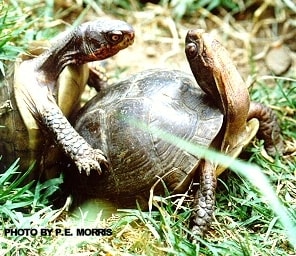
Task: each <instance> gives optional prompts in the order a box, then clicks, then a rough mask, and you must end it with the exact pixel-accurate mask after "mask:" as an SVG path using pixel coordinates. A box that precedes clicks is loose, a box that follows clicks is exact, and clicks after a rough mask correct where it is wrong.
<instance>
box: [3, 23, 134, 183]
mask: <svg viewBox="0 0 296 256" xmlns="http://www.w3.org/2000/svg"><path fill="white" fill-rule="evenodd" d="M133 40H134V30H133V28H132V27H131V26H130V25H129V24H127V23H125V22H123V21H119V20H106V19H100V20H97V21H91V22H86V23H83V24H81V25H80V26H78V27H76V28H74V29H73V30H71V31H70V32H65V33H63V34H61V35H60V36H59V37H58V38H57V39H56V40H55V41H54V42H53V43H52V45H51V46H50V47H49V49H48V50H46V51H45V52H44V53H42V54H41V55H39V56H38V57H35V58H30V57H28V56H23V58H19V59H18V60H17V61H16V63H15V65H14V67H13V72H12V73H11V74H10V75H7V76H6V77H5V78H2V82H1V87H0V93H1V94H0V107H1V113H0V125H1V127H0V140H1V145H0V155H2V156H3V159H2V160H1V161H0V164H1V166H2V167H1V169H2V168H3V169H5V168H7V166H8V165H9V164H11V162H12V161H14V160H15V159H16V158H17V157H20V159H21V166H22V168H27V167H28V166H29V165H30V164H31V163H32V161H33V160H35V161H37V165H38V167H39V168H38V170H39V173H37V177H38V176H39V175H40V173H41V172H42V171H43V170H46V169H50V168H51V165H54V164H55V162H56V161H57V158H56V152H55V151H56V150H57V147H55V146H51V147H50V145H52V140H55V142H56V144H55V145H58V148H62V150H63V151H64V152H65V153H66V154H67V155H68V156H69V157H70V158H71V159H72V160H73V161H74V162H75V164H76V166H77V167H78V169H79V171H80V172H81V171H85V172H86V173H87V174H88V173H89V172H90V170H91V169H93V170H96V171H98V172H101V166H100V164H103V165H107V160H106V158H105V156H104V154H103V153H102V151H101V150H99V149H93V148H92V147H91V146H90V145H89V144H88V143H87V142H86V141H85V140H84V139H83V138H82V137H81V136H79V134H78V133H77V132H76V131H75V130H74V129H73V127H72V126H71V125H70V123H69V122H68V120H67V117H69V116H70V115H71V114H73V113H74V112H75V110H77V108H78V107H79V104H80V96H81V94H82V92H83V90H84V88H85V85H86V83H87V80H88V77H89V68H88V67H87V65H86V63H87V62H90V61H96V60H103V59H106V58H108V57H111V56H113V55H114V54H116V53H117V52H119V51H120V50H122V49H124V48H126V47H127V46H129V45H131V44H132V43H133ZM35 50H36V49H35ZM47 137H49V138H47ZM35 176H36V175H35Z"/></svg>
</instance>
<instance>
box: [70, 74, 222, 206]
mask: <svg viewBox="0 0 296 256" xmlns="http://www.w3.org/2000/svg"><path fill="white" fill-rule="evenodd" d="M130 120H132V121H135V120H139V121H140V122H144V123H146V124H148V125H149V127H151V128H159V129H162V130H164V131H166V132H169V133H171V134H174V135H176V136H178V137H180V138H183V139H184V140H187V141H189V142H191V143H194V144H199V145H203V146H206V147H208V146H209V145H210V144H211V143H212V141H213V139H214V138H215V137H216V135H217V134H218V132H219V130H220V129H221V126H222V122H223V115H222V114H221V112H220V111H219V110H218V109H217V108H216V107H215V106H214V104H213V103H212V102H211V101H210V100H209V98H208V97H207V96H206V95H205V93H204V92H203V91H201V89H200V88H199V87H198V86H197V84H196V82H195V81H194V78H193V77H192V76H191V75H187V74H185V73H183V72H180V71H176V70H174V71H168V70H148V71H144V72H142V73H139V74H137V75H135V76H133V77H131V78H129V79H127V80H124V81H122V82H120V83H118V84H115V85H113V86H112V87H110V88H107V89H106V90H105V91H103V92H102V93H100V94H99V95H97V96H96V97H94V98H93V99H92V100H91V101H89V102H88V103H87V105H86V106H85V107H84V108H83V109H82V111H81V112H80V114H79V116H78V117H77V119H76V122H75V129H76V130H77V131H78V132H79V133H80V134H81V135H82V136H83V137H84V138H85V139H86V141H88V142H89V143H90V145H91V146H93V147H94V148H100V149H102V151H103V152H104V153H105V154H106V156H107V159H108V160H109V162H110V170H109V171H108V172H105V173H104V174H102V175H100V176H99V175H97V173H95V172H91V175H90V176H88V177H87V176H86V175H84V174H79V173H78V172H77V171H75V170H72V169H71V168H70V170H69V173H68V174H69V176H67V175H66V184H67V186H70V187H72V188H71V190H72V193H73V194H74V195H76V196H78V197H79V196H82V197H84V196H86V197H88V196H90V197H102V198H110V199H112V200H113V201H117V199H118V198H120V201H121V203H122V202H124V201H125V202H128V203H131V204H132V201H133V200H131V198H134V197H135V194H137V197H138V199H141V197H142V196H143V197H145V199H147V193H149V189H150V188H151V186H152V185H153V184H154V183H155V182H156V181H157V180H158V179H159V178H158V177H163V180H164V181H165V182H166V186H167V187H168V189H169V190H170V191H174V192H183V191H185V190H186V189H187V188H188V186H189V183H190V182H191V181H192V178H193V174H194V171H195V170H196V168H197V166H198V162H199V158H198V156H194V155H191V154H189V153H188V152H185V151H183V150H181V149H180V148H179V147H177V146H175V145H172V144H170V143H168V142H166V141H164V140H162V139H161V138H158V137H156V136H155V135H154V134H152V133H151V132H149V131H146V130H142V129H140V128H136V127H135V126H134V125H133V124H132V123H131V122H129V121H130ZM139 195H140V196H139ZM139 197H140V198H139Z"/></svg>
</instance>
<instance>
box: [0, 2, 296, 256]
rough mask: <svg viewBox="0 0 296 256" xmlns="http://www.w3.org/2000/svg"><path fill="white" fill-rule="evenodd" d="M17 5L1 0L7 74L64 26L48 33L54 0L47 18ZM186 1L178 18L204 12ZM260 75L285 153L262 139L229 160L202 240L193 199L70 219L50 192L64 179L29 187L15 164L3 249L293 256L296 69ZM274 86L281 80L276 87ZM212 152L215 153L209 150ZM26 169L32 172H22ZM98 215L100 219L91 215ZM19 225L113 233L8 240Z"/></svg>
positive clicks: (3, 195)
mask: <svg viewBox="0 0 296 256" xmlns="http://www.w3.org/2000/svg"><path fill="white" fill-rule="evenodd" d="M107 2H108V4H109V5H110V6H112V5H113V4H114V2H113V1H106V3H107ZM119 2H120V4H121V6H120V8H119V9H120V10H119V11H120V14H119V15H120V16H122V15H123V13H124V10H123V9H121V8H124V9H125V10H126V9H130V10H132V11H133V8H134V6H135V3H134V1H118V3H119ZM189 2H190V1H184V2H183V1H172V3H175V4H176V5H172V6H170V7H169V9H170V10H171V11H172V12H176V9H175V8H176V6H177V4H183V3H184V4H187V3H189ZM192 2H195V3H197V1H192ZM205 2H206V1H204V3H205ZM9 3H10V5H6V6H4V5H2V6H1V12H0V31H1V34H0V61H1V63H2V66H0V68H1V71H2V72H3V71H4V70H5V65H4V64H3V63H5V62H6V61H7V60H13V59H14V58H15V57H16V55H17V54H18V53H19V52H20V51H23V49H25V48H26V46H27V44H28V42H29V41H31V40H33V39H39V38H48V37H51V35H52V34H54V33H56V31H57V27H51V26H50V28H49V29H48V30H47V29H44V28H43V26H44V27H46V24H47V25H48V24H53V23H51V22H54V21H55V20H58V19H59V18H61V16H59V17H57V16H55V13H54V11H53V10H54V9H53V6H52V3H53V2H51V1H48V4H44V3H43V2H42V3H39V4H38V6H39V7H40V6H41V7H42V8H44V9H41V10H45V13H46V15H45V16H41V15H40V13H39V12H41V13H42V11H40V10H39V11H38V10H37V7H36V6H37V5H35V7H34V6H24V3H22V2H21V3H20V2H18V1H10V2H9ZM131 3H132V4H131ZM201 3H202V2H201ZM276 3H277V2H276ZM283 3H284V4H285V3H287V4H288V3H289V6H288V5H287V10H292V9H293V8H295V6H294V5H293V4H291V2H289V1H283ZM115 4H116V3H115ZM163 4H164V5H165V4H166V3H165V1H163ZM218 6H220V5H218ZM25 7H27V8H25ZM103 7H104V6H103ZM203 7H208V6H206V5H204V6H203ZM222 7H223V6H222ZM136 8H138V9H139V8H142V7H140V6H137V7H136ZM182 8H183V11H182V12H180V11H177V12H179V14H177V18H176V19H179V20H180V21H182V18H183V19H186V15H187V16H189V15H191V13H192V12H194V11H196V10H195V9H194V7H193V5H186V7H185V11H184V7H182ZM188 8H189V9H188ZM275 8H277V6H275ZM107 10H110V8H108V9H107V8H106V11H107ZM113 12H114V9H113ZM58 13H59V15H60V14H61V13H63V12H58ZM113 14H114V13H113ZM127 15H128V14H127ZM78 18H79V19H80V18H81V16H80V17H78ZM37 20H38V21H39V22H38V23H37V22H36V21H37ZM48 22H49V23H48ZM58 24H59V25H60V24H61V23H58ZM58 27H59V26H58ZM250 65H256V63H251V64H250ZM252 69H253V68H252ZM254 70H255V69H254ZM254 82H255V83H254V84H255V85H254V86H253V88H252V90H251V95H252V99H253V100H258V101H260V102H263V103H265V104H267V105H269V106H271V107H272V108H273V109H274V110H275V111H276V113H277V114H278V117H279V121H280V125H281V128H282V134H283V137H284V140H285V143H286V147H287V152H286V153H285V155H284V156H279V157H276V158H275V159H274V161H273V162H270V161H269V160H268V159H266V158H265V157H264V154H262V148H263V146H262V142H261V141H255V142H254V143H253V144H252V145H250V146H249V147H248V148H247V149H246V153H245V154H244V155H243V156H242V157H245V161H247V162H248V163H247V164H244V163H242V162H235V163H234V165H232V167H231V170H234V171H235V172H233V171H226V172H225V173H224V174H223V175H222V176H221V177H219V181H218V189H217V202H216V211H215V219H214V222H213V223H212V226H211V228H210V230H209V232H208V233H207V235H206V236H205V237H204V238H203V239H200V243H199V244H198V246H194V245H192V244H191V243H190V242H189V240H188V239H187V237H188V234H189V230H188V223H189V220H188V219H189V216H190V213H191V209H190V207H189V204H188V200H187V197H181V198H175V197H171V196H169V195H167V196H166V197H163V198H160V197H154V198H153V205H154V208H153V211H151V212H144V211H141V210H140V209H132V210H127V209H122V210H119V212H118V213H117V214H115V215H112V216H111V217H110V218H107V219H105V218H103V213H104V212H101V211H98V210H94V208H93V207H86V208H82V210H81V211H79V210H77V211H76V212H74V213H73V214H72V216H68V217H67V218H65V217H64V216H63V213H62V211H61V210H53V209H52V206H51V195H52V194H53V192H54V191H56V190H57V189H58V187H59V184H60V183H61V182H62V179H61V178H58V179H54V180H51V181H47V182H45V183H43V184H41V183H38V182H32V183H29V184H26V185H21V181H22V179H24V178H25V177H26V175H28V174H29V172H30V169H29V170H27V171H25V172H22V170H19V169H18V166H17V162H15V163H14V164H13V165H12V166H11V167H10V168H9V169H8V170H7V171H6V172H5V173H4V174H1V176H0V223H1V224H0V225H1V228H0V244H1V246H0V248H1V249H0V255H60V254H64V255H71V254H72V255H195V254H200V255H295V254H296V251H295V247H294V248H293V246H295V244H296V243H295V236H294V234H295V233H296V231H295V223H296V173H295V170H296V164H295V162H296V161H295V160H296V157H295V148H296V132H295V131H296V122H295V116H296V114H295V113H296V93H295V90H296V76H295V73H294V74H293V73H289V74H287V75H286V76H285V77H275V76H270V77H266V76H265V77H263V76H257V78H256V80H255V81H254ZM270 83H272V84H274V85H273V86H269V84H270ZM0 125H1V124H0ZM164 136H165V135H164ZM185 147H186V149H187V150H199V149H196V148H193V149H191V146H189V145H185ZM199 153H200V152H199ZM201 153H204V151H202V152H201ZM3 157H5V156H3ZM209 157H213V156H212V155H211V153H210V155H209ZM214 157H215V158H217V156H214ZM222 158H223V156H222ZM222 160H224V159H222ZM0 161H1V160H0ZM250 164H251V165H250ZM254 166H255V167H254ZM258 167H259V168H260V172H259V173H256V174H255V178H256V179H255V180H254V179H253V178H252V176H251V177H249V176H248V174H251V175H252V174H254V172H255V171H258ZM19 172H22V173H24V174H23V175H22V176H19V178H18V179H15V174H17V173H19ZM261 174H264V175H265V176H263V177H265V178H263V180H259V179H258V177H259V175H260V176H261ZM266 177H268V180H267V183H266ZM258 181H260V183H259V184H258ZM266 192H267V193H266ZM275 195H276V198H275V197H274V196H275ZM278 200H280V201H278ZM91 215H92V216H93V215H94V216H95V217H94V218H92V220H90V219H91V218H90V216H91ZM287 216H289V218H287ZM13 227H18V228H24V227H25V228H26V227H36V228H47V229H48V228H53V229H58V228H61V229H62V230H64V229H65V228H70V229H71V230H73V231H75V229H76V228H79V227H84V228H85V227H97V228H111V229H112V236H105V237H95V236H91V237H88V236H69V237H68V236H55V235H54V236H28V237H26V236H7V237H5V236H4V235H3V232H4V228H13ZM293 232H294V233H293Z"/></svg>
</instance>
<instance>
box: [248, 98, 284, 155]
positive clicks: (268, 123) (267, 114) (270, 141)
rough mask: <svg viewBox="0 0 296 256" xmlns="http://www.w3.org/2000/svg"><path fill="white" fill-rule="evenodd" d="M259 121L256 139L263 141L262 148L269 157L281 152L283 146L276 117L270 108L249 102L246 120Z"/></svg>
mask: <svg viewBox="0 0 296 256" xmlns="http://www.w3.org/2000/svg"><path fill="white" fill-rule="evenodd" d="M251 118H257V119H258V120H259V130H258V133H257V137H258V138H259V139H263V140H264V147H265V149H266V151H267V153H268V154H269V155H271V156H274V155H276V153H281V152H282V151H283V148H284V145H283V141H282V138H281V135H280V133H281V129H280V126H279V124H278V121H277V117H276V115H275V113H274V112H273V111H272V109H271V108H269V107H267V106H265V105H263V104H261V103H258V102H251V105H250V109H249V114H248V119H251Z"/></svg>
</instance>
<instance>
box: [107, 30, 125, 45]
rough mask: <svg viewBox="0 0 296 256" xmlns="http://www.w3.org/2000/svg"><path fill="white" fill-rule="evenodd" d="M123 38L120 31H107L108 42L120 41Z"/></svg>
mask: <svg viewBox="0 0 296 256" xmlns="http://www.w3.org/2000/svg"><path fill="white" fill-rule="evenodd" d="M122 39H123V33H122V32H121V31H117V30H115V31H111V32H109V33H107V40H108V41H109V42H110V43H113V44H114V43H118V42H120V41H122Z"/></svg>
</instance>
